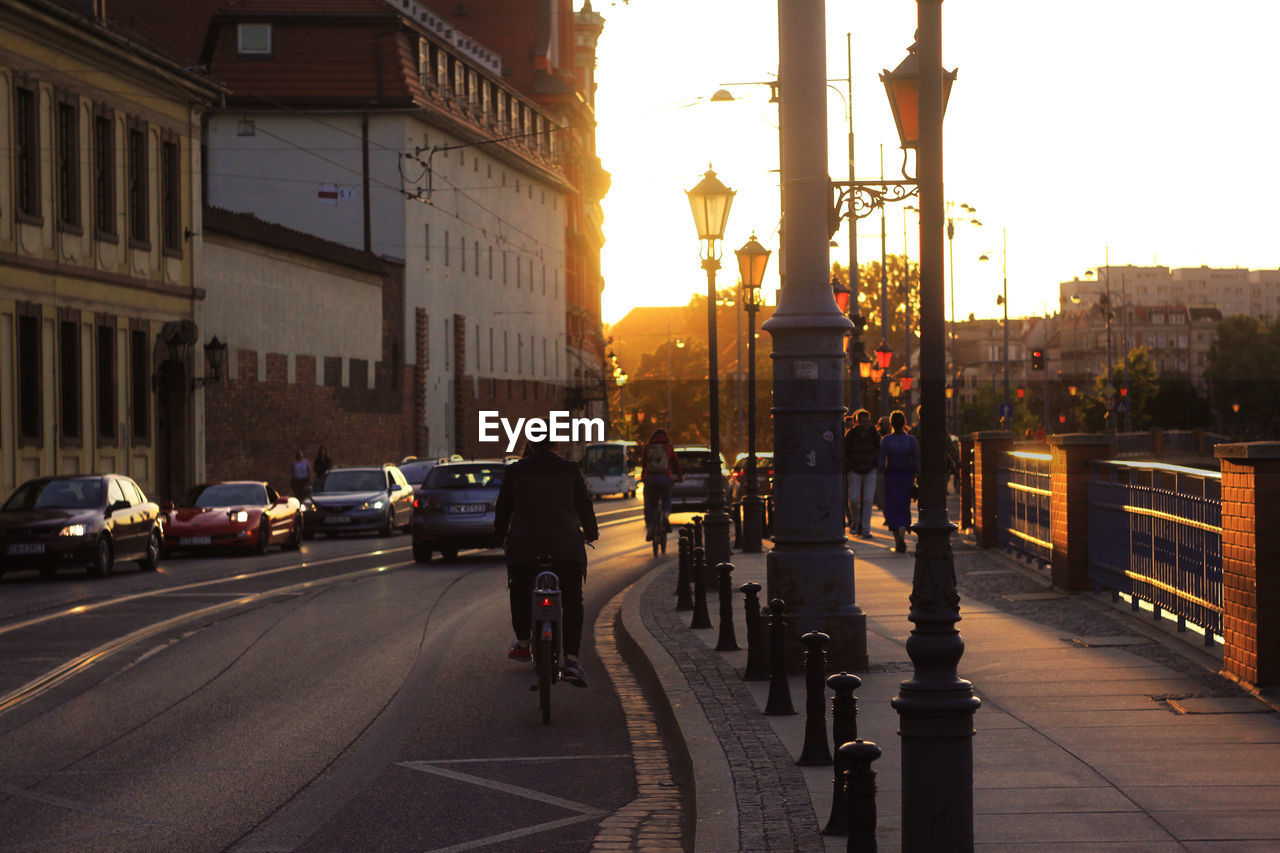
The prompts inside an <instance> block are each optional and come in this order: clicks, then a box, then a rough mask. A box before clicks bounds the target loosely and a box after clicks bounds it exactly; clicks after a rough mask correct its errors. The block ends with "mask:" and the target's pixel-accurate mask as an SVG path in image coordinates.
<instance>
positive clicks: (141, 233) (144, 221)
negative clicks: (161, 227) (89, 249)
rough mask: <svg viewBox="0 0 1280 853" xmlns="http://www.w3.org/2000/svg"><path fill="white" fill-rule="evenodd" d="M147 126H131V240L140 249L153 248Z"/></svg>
mask: <svg viewBox="0 0 1280 853" xmlns="http://www.w3.org/2000/svg"><path fill="white" fill-rule="evenodd" d="M147 193H148V186H147V128H146V126H145V125H139V126H136V127H131V128H129V240H130V241H131V242H132V243H133V245H135V246H137V247H138V248H140V249H149V248H151V229H150V228H149V227H148V225H149V222H148V217H147V213H148V211H147V207H148V204H147V202H148V200H149V199H148V198H147Z"/></svg>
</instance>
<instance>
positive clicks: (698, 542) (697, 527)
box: [693, 515, 702, 548]
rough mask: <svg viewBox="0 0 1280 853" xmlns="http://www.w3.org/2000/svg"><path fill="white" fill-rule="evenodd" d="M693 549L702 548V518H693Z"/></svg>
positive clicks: (697, 516) (698, 516) (696, 516)
mask: <svg viewBox="0 0 1280 853" xmlns="http://www.w3.org/2000/svg"><path fill="white" fill-rule="evenodd" d="M693 547H695V548H701V547H702V516H700V515H695V516H694V517H693Z"/></svg>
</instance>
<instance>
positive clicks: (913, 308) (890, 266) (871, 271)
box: [831, 255, 920, 366]
mask: <svg viewBox="0 0 1280 853" xmlns="http://www.w3.org/2000/svg"><path fill="white" fill-rule="evenodd" d="M858 268H859V270H860V271H861V274H860V275H859V276H858V313H860V314H861V315H862V318H863V319H864V320H865V321H866V327H865V328H864V329H863V332H862V339H863V341H864V342H865V343H866V353H867V355H868V356H871V357H874V356H873V355H872V353H873V352H874V350H875V348H876V346H877V345H879V343H880V341H881V339H882V338H884V339H885V340H887V342H888V344H889V348H890V349H892V350H893V353H894V364H895V365H899V366H900V365H902V364H903V359H904V352H903V349H904V343H905V338H904V332H905V330H906V319H905V318H906V317H907V316H908V314H909V315H910V317H911V352H912V353H913V354H919V352H920V347H919V341H920V329H919V323H920V265H919V264H915V263H912V262H911V261H910V259H909V258H907V257H906V256H904V255H889V256H888V257H887V258H886V259H885V270H886V272H887V275H886V277H885V283H886V290H887V292H888V297H889V326H888V329H887V334H882V331H881V326H882V323H881V316H880V302H881V300H880V296H881V293H880V291H881V286H880V284H881V282H880V262H879V261H878V260H877V261H871V262H870V263H866V264H861V265H859V267H858ZM831 276H832V278H835V279H837V280H838V281H839V282H840V283H841V284H842V285H844V286H845V287H848V286H849V268H848V267H847V266H841V265H840V264H839V263H832V264H831ZM907 285H909V287H908V286H907ZM908 294H909V298H908Z"/></svg>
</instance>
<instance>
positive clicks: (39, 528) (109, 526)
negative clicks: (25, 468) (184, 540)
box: [0, 474, 164, 578]
mask: <svg viewBox="0 0 1280 853" xmlns="http://www.w3.org/2000/svg"><path fill="white" fill-rule="evenodd" d="M163 546H164V528H163V527H162V522H161V520H160V506H159V505H158V504H156V503H155V502H154V501H150V500H148V499H147V496H146V495H144V494H143V493H142V489H140V488H138V484H137V483H135V482H134V481H133V480H131V479H129V478H128V477H125V476H122V475H120V474H93V475H82V476H62V477H40V478H37V479H35V480H28V481H27V482H25V483H23V484H22V485H21V486H19V487H18V488H17V490H16V491H14V493H13V494H12V495H10V496H9V499H8V500H7V501H5V502H4V506H3V507H0V556H2V557H3V561H2V562H0V574H4V573H5V572H6V571H13V570H18V569H37V570H39V572H40V574H41V575H43V576H45V577H52V576H53V575H54V574H55V573H56V572H57V571H58V569H60V568H71V567H80V566H87V567H88V569H89V574H90V575H91V576H93V577H98V578H100V577H105V576H107V575H109V574H111V571H112V569H113V568H114V567H115V564H116V563H118V562H124V561H127V560H136V561H137V563H138V568H140V569H142V570H143V571H144V572H149V571H153V570H154V569H155V567H156V564H157V563H158V562H159V560H160V553H161V550H162V548H163Z"/></svg>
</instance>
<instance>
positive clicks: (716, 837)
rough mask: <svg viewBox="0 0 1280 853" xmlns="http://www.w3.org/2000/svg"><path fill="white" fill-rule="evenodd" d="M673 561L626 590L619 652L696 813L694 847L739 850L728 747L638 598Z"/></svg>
mask: <svg viewBox="0 0 1280 853" xmlns="http://www.w3.org/2000/svg"><path fill="white" fill-rule="evenodd" d="M668 568H669V566H667V565H661V566H658V567H657V568H655V569H653V570H652V571H650V572H649V573H648V574H647V575H645V576H644V577H643V578H641V579H640V580H638V581H636V582H635V583H634V584H632V585H631V586H630V587H628V588H627V590H626V591H625V592H624V594H623V595H624V597H623V601H622V608H621V610H620V611H619V613H618V621H617V623H616V629H617V630H616V634H617V640H618V651H619V652H620V653H621V654H622V657H623V660H625V661H626V663H627V665H628V666H629V667H630V668H631V671H632V673H633V674H634V675H635V677H636V681H638V682H639V683H640V686H641V689H642V690H643V691H644V694H645V697H646V698H647V699H648V701H649V704H650V705H651V706H652V707H653V711H654V715H655V716H656V717H657V718H658V720H659V723H660V725H659V729H660V730H661V731H662V732H663V737H664V740H665V741H666V742H667V745H668V749H669V752H670V755H671V763H672V774H673V775H674V776H675V778H676V779H677V781H678V782H679V784H680V787H681V793H682V799H683V805H684V807H685V808H686V809H687V810H688V812H689V813H690V814H692V815H693V821H692V826H693V846H692V849H693V850H694V851H695V853H700V851H723V850H736V849H738V805H737V798H736V794H735V791H734V788H733V775H732V773H731V772H730V770H729V762H728V760H727V759H726V758H725V754H724V749H723V747H721V745H720V741H719V739H718V738H717V737H716V735H715V732H714V731H712V728H711V724H710V723H709V722H708V721H707V718H706V715H705V714H704V713H703V710H702V705H701V703H699V701H698V699H697V697H696V696H695V695H694V693H693V690H692V689H691V688H690V687H689V683H688V681H687V680H686V679H685V677H684V674H683V673H682V672H681V670H680V668H679V667H678V666H677V665H676V662H675V660H674V659H673V658H672V657H671V655H670V654H669V653H668V652H667V650H666V648H664V647H663V645H662V644H661V643H659V642H658V641H657V640H656V639H655V638H654V637H653V635H652V634H650V633H649V631H648V630H647V629H646V628H645V625H644V620H643V618H642V617H641V615H640V601H641V600H642V599H643V597H644V595H645V593H646V592H647V591H648V589H649V586H650V585H651V584H653V583H655V582H657V581H658V579H659V578H660V577H661V575H662V574H663V573H664V572H666V571H667V569H668Z"/></svg>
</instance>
